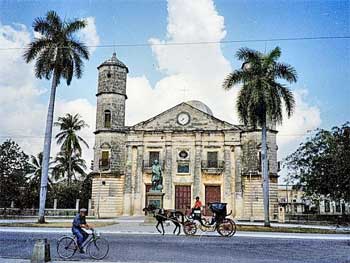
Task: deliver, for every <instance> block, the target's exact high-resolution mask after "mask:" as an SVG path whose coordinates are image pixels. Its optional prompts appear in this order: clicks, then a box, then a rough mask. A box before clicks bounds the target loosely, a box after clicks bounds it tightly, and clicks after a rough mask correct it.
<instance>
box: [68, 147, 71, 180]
mask: <svg viewBox="0 0 350 263" xmlns="http://www.w3.org/2000/svg"><path fill="white" fill-rule="evenodd" d="M68 166H69V167H68V185H70V183H71V180H72V151H70V153H69V163H68Z"/></svg>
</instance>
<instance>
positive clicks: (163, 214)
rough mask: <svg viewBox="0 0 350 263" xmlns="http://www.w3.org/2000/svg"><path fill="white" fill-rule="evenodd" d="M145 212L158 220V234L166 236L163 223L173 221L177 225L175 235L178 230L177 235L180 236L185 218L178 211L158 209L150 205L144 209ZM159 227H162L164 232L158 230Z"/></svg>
mask: <svg viewBox="0 0 350 263" xmlns="http://www.w3.org/2000/svg"><path fill="white" fill-rule="evenodd" d="M143 211H144V212H147V213H151V214H153V216H154V217H155V218H156V220H157V225H156V229H157V230H158V232H159V233H160V234H162V235H164V234H165V230H164V224H163V223H164V222H166V221H171V222H173V223H174V225H175V229H174V231H173V234H174V235H175V233H176V230H177V234H176V235H180V232H181V225H183V224H184V218H185V216H184V214H183V213H182V212H180V211H177V210H166V209H163V208H157V207H156V206H155V205H153V204H149V205H148V206H147V207H145V208H144V209H143ZM179 218H180V219H179ZM159 225H160V226H161V227H162V231H161V230H160V229H159V228H158V227H159Z"/></svg>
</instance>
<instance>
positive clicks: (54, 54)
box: [24, 11, 89, 223]
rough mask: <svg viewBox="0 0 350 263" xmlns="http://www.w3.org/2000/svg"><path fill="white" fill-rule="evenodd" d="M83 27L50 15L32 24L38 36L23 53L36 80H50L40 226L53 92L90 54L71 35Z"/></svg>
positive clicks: (79, 70)
mask: <svg viewBox="0 0 350 263" xmlns="http://www.w3.org/2000/svg"><path fill="white" fill-rule="evenodd" d="M85 26H86V21H84V20H77V19H75V20H72V21H62V19H61V18H60V17H59V16H58V14H57V13H56V12H54V11H49V12H48V13H47V14H46V17H44V18H41V17H38V18H36V19H35V20H34V23H33V28H34V31H35V32H38V33H39V34H40V36H39V37H37V38H35V39H34V40H33V41H32V42H31V43H30V44H29V46H28V47H27V48H26V51H25V53H24V59H25V61H26V62H27V63H29V62H31V61H33V60H35V67H34V68H35V75H36V77H37V78H39V79H42V78H46V79H48V80H49V79H51V77H52V82H51V94H50V101H49V107H48V113H47V119H46V130H45V140H44V151H43V167H42V175H41V188H40V207H39V220H38V221H39V222H40V223H43V222H45V217H44V215H45V202H46V194H47V182H48V173H49V158H50V150H51V138H52V125H53V115H54V105H55V96H56V88H57V86H58V85H59V83H60V80H61V79H62V78H63V79H65V80H66V83H67V85H70V83H71V81H72V79H73V75H74V76H75V77H76V78H80V77H81V76H82V70H83V61H82V58H83V59H89V52H88V49H87V47H86V46H85V44H84V43H82V42H79V41H78V40H76V38H75V37H74V34H75V33H76V32H77V31H79V30H80V29H82V28H84V27H85Z"/></svg>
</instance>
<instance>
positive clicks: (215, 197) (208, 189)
mask: <svg viewBox="0 0 350 263" xmlns="http://www.w3.org/2000/svg"><path fill="white" fill-rule="evenodd" d="M213 202H221V188H220V185H206V186H205V211H204V214H205V215H208V216H209V215H212V213H211V211H210V210H209V209H208V203H213Z"/></svg>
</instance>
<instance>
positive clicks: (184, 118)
mask: <svg viewBox="0 0 350 263" xmlns="http://www.w3.org/2000/svg"><path fill="white" fill-rule="evenodd" d="M177 122H178V123H179V124H181V125H186V124H188V123H189V122H190V115H189V114H188V113H186V112H182V113H180V114H179V115H178V116H177Z"/></svg>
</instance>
